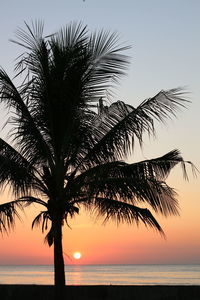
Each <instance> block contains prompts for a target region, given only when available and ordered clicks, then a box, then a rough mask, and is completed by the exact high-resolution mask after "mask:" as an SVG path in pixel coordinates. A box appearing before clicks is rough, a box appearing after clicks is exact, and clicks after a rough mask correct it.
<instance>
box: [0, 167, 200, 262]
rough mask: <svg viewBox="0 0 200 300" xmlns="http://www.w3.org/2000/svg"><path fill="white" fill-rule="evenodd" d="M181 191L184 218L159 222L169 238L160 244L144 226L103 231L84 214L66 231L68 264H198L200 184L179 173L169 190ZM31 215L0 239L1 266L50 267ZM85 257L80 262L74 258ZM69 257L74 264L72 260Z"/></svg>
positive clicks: (48, 252) (49, 256)
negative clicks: (177, 179)
mask: <svg viewBox="0 0 200 300" xmlns="http://www.w3.org/2000/svg"><path fill="white" fill-rule="evenodd" d="M177 174H178V175H179V179H180V181H179V182H176V187H177V188H180V187H181V193H179V199H180V200H181V201H180V206H181V215H180V216H179V217H169V218H167V219H165V218H163V217H160V216H159V217H158V220H159V222H160V224H161V225H162V226H163V229H164V231H165V233H166V239H164V238H162V237H161V236H160V235H159V234H158V233H157V232H155V231H154V230H152V229H149V230H147V229H146V228H145V227H144V226H143V225H141V226H139V228H137V226H127V225H121V226H118V227H117V226H116V225H115V224H113V223H109V224H107V225H105V226H104V225H101V220H99V221H96V222H95V221H94V218H93V219H92V218H91V217H90V216H89V215H87V214H85V213H82V215H80V216H78V217H77V218H76V219H74V220H73V221H72V222H70V224H71V227H72V229H70V228H67V227H65V228H64V232H63V248H64V253H65V254H66V255H65V263H66V264H77V263H80V264H116V263H117V264H126V263H127V264H130V263H132V264H142V263H150V264H151V263H152V264H154V263H200V231H199V228H200V218H199V211H200V205H199V203H198V202H199V201H198V195H197V193H196V190H197V189H196V185H197V184H198V180H195V179H194V180H192V182H189V183H188V182H185V181H183V179H181V177H180V172H179V171H175V172H174V174H172V176H171V177H172V178H171V180H170V184H173V182H174V184H175V178H177ZM33 215H34V212H33V210H30V209H29V212H27V213H26V216H25V217H23V219H24V222H22V223H19V222H17V227H16V230H15V231H14V232H11V233H10V235H9V236H6V235H4V237H3V239H2V238H1V246H0V264H51V263H52V261H53V251H52V250H53V249H52V248H49V247H48V246H47V245H46V244H44V242H43V237H44V236H43V235H42V233H41V232H40V231H39V229H35V230H31V229H30V227H31V222H30V220H31V218H32V216H33ZM75 251H80V252H81V253H82V258H81V259H80V260H79V261H76V260H75V259H74V258H73V257H72V254H73V252H75ZM68 256H69V257H70V258H68Z"/></svg>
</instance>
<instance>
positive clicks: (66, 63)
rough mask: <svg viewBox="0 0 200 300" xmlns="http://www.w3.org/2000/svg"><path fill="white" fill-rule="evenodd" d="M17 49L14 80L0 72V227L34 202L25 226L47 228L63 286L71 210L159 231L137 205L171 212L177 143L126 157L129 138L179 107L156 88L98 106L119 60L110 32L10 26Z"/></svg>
mask: <svg viewBox="0 0 200 300" xmlns="http://www.w3.org/2000/svg"><path fill="white" fill-rule="evenodd" d="M17 37H18V40H17V43H18V44H19V45H21V46H23V47H25V52H24V53H23V54H22V55H21V56H20V57H19V58H18V61H17V64H16V68H15V71H16V72H17V75H16V77H17V80H19V78H20V76H21V77H22V83H21V84H20V85H19V86H16V85H15V84H14V81H15V79H16V78H15V79H14V80H13V81H12V80H11V79H10V77H9V76H8V75H7V73H6V72H5V71H4V70H3V69H2V68H1V69H0V101H1V103H2V104H4V105H5V107H6V108H7V109H8V112H9V114H10V118H9V120H8V123H9V126H11V130H10V131H9V132H10V134H9V137H8V141H9V142H6V141H5V140H4V139H0V183H1V187H2V188H3V187H5V186H9V187H10V189H11V190H12V192H13V195H14V196H13V197H14V198H13V201H12V202H8V203H4V204H1V205H0V231H2V232H3V231H5V230H8V229H9V228H11V227H12V226H13V225H14V220H15V218H14V217H15V216H17V217H18V216H19V215H18V209H23V208H24V207H25V206H27V205H31V204H33V203H34V204H35V203H36V204H38V205H40V206H41V207H42V208H41V212H40V213H39V214H38V215H37V216H36V217H35V219H34V220H33V223H32V227H34V226H36V225H41V227H42V231H43V232H44V231H46V230H47V234H46V237H45V239H46V241H47V242H48V245H49V246H52V245H53V246H54V266H55V286H56V287H57V289H58V291H61V290H62V288H63V286H64V285H65V273H64V260H63V249H62V226H63V225H64V223H66V224H67V225H68V220H69V219H70V218H72V217H73V216H75V215H76V214H78V213H79V209H80V208H81V207H85V208H86V209H89V210H90V211H91V212H93V213H95V214H96V215H100V216H103V217H104V220H105V221H109V220H111V219H113V220H115V221H117V223H121V222H127V223H129V224H132V223H137V224H138V223H139V222H143V223H144V224H145V225H146V226H149V227H153V228H155V229H156V230H158V231H159V232H160V233H161V234H164V233H163V230H162V228H161V227H160V225H159V224H158V222H157V221H156V219H155V218H154V216H153V215H152V214H151V212H150V210H149V209H147V208H141V207H139V206H138V205H140V204H142V205H143V206H144V205H145V203H146V204H147V205H148V207H151V208H152V209H153V210H154V211H155V212H160V213H161V214H163V215H165V216H168V215H176V214H178V203H177V200H176V193H175V192H174V190H173V188H171V187H169V186H168V185H167V184H166V182H165V179H166V178H167V176H168V174H169V172H170V171H171V169H172V168H173V167H174V166H175V165H176V164H181V165H182V167H183V170H184V174H185V175H186V172H185V162H184V160H183V158H182V157H181V155H180V153H179V151H178V150H173V151H171V152H169V153H167V154H165V155H163V156H161V157H158V158H156V159H150V160H145V161H142V162H138V163H126V162H125V161H124V160H123V159H125V158H126V157H127V156H128V155H130V154H131V152H132V150H133V148H134V144H135V140H138V141H139V143H140V144H142V140H143V135H144V133H148V134H154V120H158V121H160V122H163V121H165V119H166V118H168V117H170V116H173V115H175V113H176V110H177V109H178V108H180V107H182V106H184V105H185V101H186V100H184V97H183V93H182V91H181V90H180V89H171V90H168V91H160V92H159V93H158V94H157V95H156V96H154V97H152V98H149V99H147V100H145V101H144V102H142V103H141V104H140V105H139V106H138V107H137V108H134V107H132V106H131V105H128V104H125V103H124V102H122V101H118V102H115V103H112V104H111V105H110V106H105V105H104V104H105V96H106V93H107V91H108V90H110V87H112V86H113V84H115V83H116V82H118V79H119V78H120V77H121V75H123V74H124V72H125V70H126V68H127V66H128V58H127V56H125V55H123V54H122V53H121V52H123V51H124V50H126V49H127V47H123V48H122V47H121V48H120V47H119V46H118V45H117V43H118V37H117V35H116V34H110V33H108V32H105V31H101V32H99V33H93V34H90V33H89V32H88V31H87V28H86V27H83V26H82V25H81V24H70V25H68V26H66V27H65V28H63V29H61V30H60V31H59V32H57V33H55V34H53V35H50V36H47V37H43V24H42V23H41V22H36V23H35V24H32V26H29V25H28V24H26V30H23V29H19V30H18V31H17Z"/></svg>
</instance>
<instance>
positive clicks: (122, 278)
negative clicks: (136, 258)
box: [0, 265, 200, 285]
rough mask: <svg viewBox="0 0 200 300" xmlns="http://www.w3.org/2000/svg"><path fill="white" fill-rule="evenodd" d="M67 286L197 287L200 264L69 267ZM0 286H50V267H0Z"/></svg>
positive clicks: (51, 279) (199, 277) (51, 268)
mask: <svg viewBox="0 0 200 300" xmlns="http://www.w3.org/2000/svg"><path fill="white" fill-rule="evenodd" d="M65 272H66V280H67V284H69V285H102V284H105V285H110V284H113V285H117V284H118V285H120V284H122V285H129V284H130V285H134V284H135V285H200V265H84V266H83V265H82V266H81V265H70V266H65ZM0 284H53V266H0Z"/></svg>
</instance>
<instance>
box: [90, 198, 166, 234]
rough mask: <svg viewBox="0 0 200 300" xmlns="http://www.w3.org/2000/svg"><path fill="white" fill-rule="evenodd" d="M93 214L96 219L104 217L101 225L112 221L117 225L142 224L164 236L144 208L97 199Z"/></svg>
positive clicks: (157, 224) (152, 217)
mask: <svg viewBox="0 0 200 300" xmlns="http://www.w3.org/2000/svg"><path fill="white" fill-rule="evenodd" d="M94 205H95V208H94V210H95V212H96V215H97V217H102V216H103V217H104V216H105V217H104V221H103V224H105V223H107V222H108V221H109V220H113V221H115V222H116V223H117V225H119V224H120V223H127V224H130V225H131V224H134V223H136V224H137V225H139V224H140V222H141V223H143V224H144V225H145V226H146V227H150V228H154V229H156V230H157V231H158V232H159V233H160V234H161V235H162V236H165V234H164V231H163V230H162V228H161V226H160V225H159V223H158V222H157V221H156V219H155V218H154V216H153V215H152V214H151V212H150V211H149V210H148V209H146V208H139V207H137V206H135V205H132V204H129V203H126V202H121V201H117V200H111V199H104V198H98V199H95V201H94Z"/></svg>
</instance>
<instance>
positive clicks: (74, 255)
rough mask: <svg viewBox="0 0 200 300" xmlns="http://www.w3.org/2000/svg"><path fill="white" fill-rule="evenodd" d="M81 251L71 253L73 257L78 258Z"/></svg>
mask: <svg viewBox="0 0 200 300" xmlns="http://www.w3.org/2000/svg"><path fill="white" fill-rule="evenodd" d="M81 256H82V255H81V253H80V252H74V253H73V257H74V258H75V259H80V258H81Z"/></svg>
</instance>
